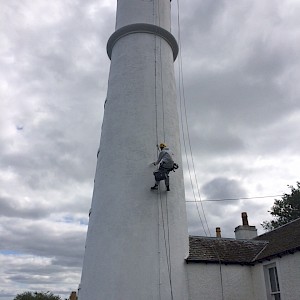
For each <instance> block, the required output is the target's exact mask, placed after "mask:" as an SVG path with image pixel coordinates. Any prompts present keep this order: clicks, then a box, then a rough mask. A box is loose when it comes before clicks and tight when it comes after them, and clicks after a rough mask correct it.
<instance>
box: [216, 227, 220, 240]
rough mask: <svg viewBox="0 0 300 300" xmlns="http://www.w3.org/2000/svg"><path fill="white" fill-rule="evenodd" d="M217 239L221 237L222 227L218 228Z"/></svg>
mask: <svg viewBox="0 0 300 300" xmlns="http://www.w3.org/2000/svg"><path fill="white" fill-rule="evenodd" d="M216 237H217V238H220V237H221V228H220V227H216Z"/></svg>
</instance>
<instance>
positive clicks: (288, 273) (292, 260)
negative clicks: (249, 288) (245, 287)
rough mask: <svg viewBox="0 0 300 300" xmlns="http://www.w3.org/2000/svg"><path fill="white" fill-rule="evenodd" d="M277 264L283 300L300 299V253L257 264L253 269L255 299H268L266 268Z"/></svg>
mask: <svg viewBox="0 0 300 300" xmlns="http://www.w3.org/2000/svg"><path fill="white" fill-rule="evenodd" d="M274 263H275V264H276V267H277V273H278V279H279V286H280V295H281V299H283V300H295V299H300V285H299V280H300V253H299V252H296V253H294V254H290V255H285V256H283V257H281V258H276V259H272V260H270V261H266V262H263V263H261V264H257V265H256V266H255V267H253V270H252V276H253V285H254V293H255V299H257V300H260V299H262V300H264V299H266V300H267V299H268V297H267V290H266V284H265V276H264V267H266V266H268V265H271V264H274Z"/></svg>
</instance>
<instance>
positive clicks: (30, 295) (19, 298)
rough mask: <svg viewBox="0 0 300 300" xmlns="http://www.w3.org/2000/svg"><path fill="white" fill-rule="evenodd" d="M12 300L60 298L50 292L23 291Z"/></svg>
mask: <svg viewBox="0 0 300 300" xmlns="http://www.w3.org/2000/svg"><path fill="white" fill-rule="evenodd" d="M14 300H61V298H60V297H59V296H55V295H53V294H52V293H50V292H46V293H44V292H39V293H38V292H34V293H32V292H24V293H22V294H18V295H17V296H16V297H15V298H14Z"/></svg>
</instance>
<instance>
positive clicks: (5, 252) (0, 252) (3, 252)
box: [0, 250, 22, 255]
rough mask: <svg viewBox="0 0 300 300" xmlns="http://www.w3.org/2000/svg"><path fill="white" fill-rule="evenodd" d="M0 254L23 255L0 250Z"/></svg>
mask: <svg viewBox="0 0 300 300" xmlns="http://www.w3.org/2000/svg"><path fill="white" fill-rule="evenodd" d="M0 254H3V255H22V254H21V253H19V252H17V251H15V250H0Z"/></svg>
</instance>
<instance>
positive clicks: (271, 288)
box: [265, 264, 281, 300]
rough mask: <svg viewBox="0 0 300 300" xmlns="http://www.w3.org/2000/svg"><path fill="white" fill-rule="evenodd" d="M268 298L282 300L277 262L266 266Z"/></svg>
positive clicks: (269, 299)
mask: <svg viewBox="0 0 300 300" xmlns="http://www.w3.org/2000/svg"><path fill="white" fill-rule="evenodd" d="M265 277H266V278H265V279H266V287H267V294H268V300H281V297H280V287H279V280H278V273H277V268H276V264H270V265H266V266H265Z"/></svg>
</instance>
